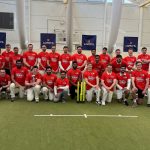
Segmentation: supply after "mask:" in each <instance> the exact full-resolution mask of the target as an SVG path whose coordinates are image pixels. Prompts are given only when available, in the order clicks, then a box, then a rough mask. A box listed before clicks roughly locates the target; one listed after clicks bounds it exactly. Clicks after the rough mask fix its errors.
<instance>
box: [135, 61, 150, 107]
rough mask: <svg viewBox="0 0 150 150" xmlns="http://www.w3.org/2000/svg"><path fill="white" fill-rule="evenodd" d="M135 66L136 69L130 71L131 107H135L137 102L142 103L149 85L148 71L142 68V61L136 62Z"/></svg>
mask: <svg viewBox="0 0 150 150" xmlns="http://www.w3.org/2000/svg"><path fill="white" fill-rule="evenodd" d="M136 68H137V69H136V70H135V71H133V72H132V86H133V88H132V96H133V98H134V100H133V102H134V103H133V107H136V106H137V104H142V102H143V98H144V95H145V93H146V91H147V88H148V85H149V78H148V73H147V72H146V71H145V70H142V63H141V62H136ZM136 93H138V98H137V97H136Z"/></svg>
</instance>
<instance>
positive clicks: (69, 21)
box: [66, 0, 73, 52]
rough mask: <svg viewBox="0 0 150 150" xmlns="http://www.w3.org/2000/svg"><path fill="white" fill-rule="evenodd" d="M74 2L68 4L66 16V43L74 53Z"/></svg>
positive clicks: (70, 0)
mask: <svg viewBox="0 0 150 150" xmlns="http://www.w3.org/2000/svg"><path fill="white" fill-rule="evenodd" d="M72 21H73V18H72V0H69V1H68V2H67V14H66V43H67V46H68V47H69V49H70V52H72V35H73V26H72V24H73V23H72Z"/></svg>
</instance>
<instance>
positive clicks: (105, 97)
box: [102, 86, 113, 103]
mask: <svg viewBox="0 0 150 150" xmlns="http://www.w3.org/2000/svg"><path fill="white" fill-rule="evenodd" d="M102 90H103V96H102V103H105V102H106V101H107V102H109V103H111V101H112V96H113V91H109V92H108V91H107V90H106V89H105V88H104V87H103V86H102Z"/></svg>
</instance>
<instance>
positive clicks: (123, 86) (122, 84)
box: [116, 66, 131, 106]
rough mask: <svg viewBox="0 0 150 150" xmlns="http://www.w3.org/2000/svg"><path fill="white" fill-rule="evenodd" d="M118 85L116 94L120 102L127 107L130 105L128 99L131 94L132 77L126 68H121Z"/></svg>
mask: <svg viewBox="0 0 150 150" xmlns="http://www.w3.org/2000/svg"><path fill="white" fill-rule="evenodd" d="M116 79H117V84H116V88H117V90H116V93H117V100H118V102H123V103H124V104H125V105H127V106H128V105H129V104H128V101H127V98H128V96H129V92H130V86H131V79H130V75H129V74H128V73H127V72H126V66H121V68H120V73H118V74H116Z"/></svg>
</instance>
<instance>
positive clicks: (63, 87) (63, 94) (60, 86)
mask: <svg viewBox="0 0 150 150" xmlns="http://www.w3.org/2000/svg"><path fill="white" fill-rule="evenodd" d="M60 76H61V77H60V78H57V80H56V82H55V85H54V94H55V97H54V102H58V101H62V102H63V103H65V102H66V99H67V96H69V95H70V94H69V80H68V79H67V78H66V72H65V71H61V73H60Z"/></svg>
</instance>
